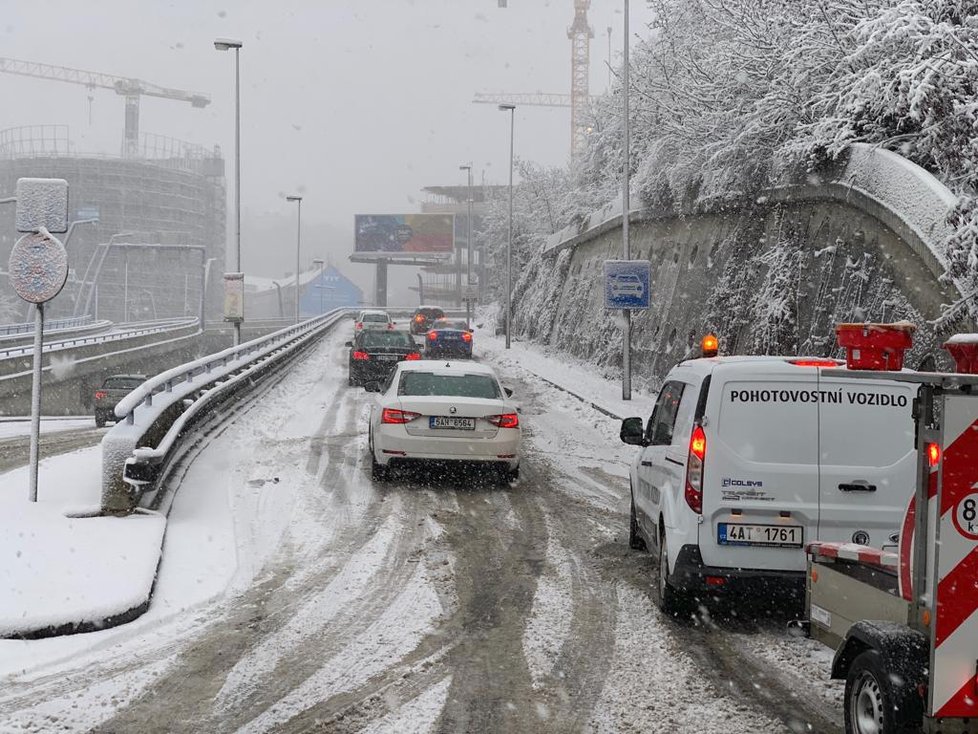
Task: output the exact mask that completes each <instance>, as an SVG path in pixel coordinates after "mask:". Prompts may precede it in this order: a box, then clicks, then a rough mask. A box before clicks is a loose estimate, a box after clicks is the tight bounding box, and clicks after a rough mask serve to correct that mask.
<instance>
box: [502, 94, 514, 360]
mask: <svg viewBox="0 0 978 734" xmlns="http://www.w3.org/2000/svg"><path fill="white" fill-rule="evenodd" d="M499 110H500V111H501V112H509V235H508V237H507V239H506V348H507V349H509V346H510V340H511V333H512V324H513V131H514V129H515V122H514V120H515V118H516V105H514V104H501V105H499Z"/></svg>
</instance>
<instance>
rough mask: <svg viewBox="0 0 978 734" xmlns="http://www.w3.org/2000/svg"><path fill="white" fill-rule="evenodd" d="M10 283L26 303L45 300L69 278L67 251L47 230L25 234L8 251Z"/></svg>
mask: <svg viewBox="0 0 978 734" xmlns="http://www.w3.org/2000/svg"><path fill="white" fill-rule="evenodd" d="M7 269H8V270H9V271H10V282H11V284H12V285H13V287H14V290H15V291H16V292H17V295H18V296H20V297H21V298H23V299H24V300H25V301H27V302H29V303H45V302H47V301H50V300H51V299H52V298H54V297H55V296H56V295H58V294H59V293H60V292H61V289H62V288H64V286H65V281H66V280H67V279H68V252H67V251H66V250H65V246H64V245H62V244H61V242H60V241H59V240H58V238H57V237H54V236H52V235H51V234H50V233H48V232H46V231H45V232H33V233H31V234H25V235H24V236H23V237H21V238H20V239H19V240H17V244H15V245H14V248H13V250H11V251H10V262H9V265H8V268H7Z"/></svg>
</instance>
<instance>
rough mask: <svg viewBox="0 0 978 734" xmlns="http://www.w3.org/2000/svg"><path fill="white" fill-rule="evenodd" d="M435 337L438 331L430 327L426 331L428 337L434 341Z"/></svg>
mask: <svg viewBox="0 0 978 734" xmlns="http://www.w3.org/2000/svg"><path fill="white" fill-rule="evenodd" d="M437 338H438V332H437V331H435V330H434V329H432V330H431V331H429V332H428V339H429V340H431V341H434V340H435V339H437Z"/></svg>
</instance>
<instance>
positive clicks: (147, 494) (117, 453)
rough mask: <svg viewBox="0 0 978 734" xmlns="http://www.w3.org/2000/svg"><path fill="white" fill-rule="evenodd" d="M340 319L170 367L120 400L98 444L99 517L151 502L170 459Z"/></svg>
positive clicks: (329, 316)
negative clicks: (111, 423) (114, 418)
mask: <svg viewBox="0 0 978 734" xmlns="http://www.w3.org/2000/svg"><path fill="white" fill-rule="evenodd" d="M346 313H347V309H337V310H335V311H331V312H329V313H326V314H323V315H322V316H318V317H316V318H313V319H310V320H308V321H304V322H302V323H299V324H295V325H293V326H289V327H286V328H284V329H280V330H279V331H277V332H275V333H273V334H269V335H267V336H264V337H261V338H259V339H254V340H252V341H250V342H246V343H244V344H241V345H239V346H237V347H231V348H229V349H225V350H224V351H222V352H217V353H216V354H211V355H208V356H206V357H203V358H201V359H198V360H195V361H193V362H188V363H186V364H182V365H180V366H178V367H174V368H173V369H171V370H167V371H166V372H163V373H161V374H159V375H157V376H156V377H153V378H151V379H149V380H147V381H146V382H144V383H143V384H142V385H140V386H139V387H137V388H136V389H135V390H133V391H132V392H131V393H129V394H128V395H127V396H126V397H125V398H123V399H122V400H120V401H119V403H118V404H117V405H116V408H115V412H116V416H117V417H119V418H124V420H122V421H120V422H119V423H117V424H115V426H113V427H112V428H111V429H110V430H109V432H108V433H107V434H106V435H105V437H104V438H103V439H102V512H103V513H107V514H127V513H130V512H132V511H134V510H135V508H136V507H137V506H138V505H139V504H140V502H141V501H142V500H144V499H145V500H146V501H148V502H150V503H153V502H157V501H158V499H159V498H158V493H159V490H160V488H161V487H162V486H163V483H164V481H165V480H166V478H167V477H168V476H169V473H170V471H171V469H172V468H173V467H174V466H175V465H176V464H177V462H178V460H179V459H180V458H182V457H183V456H185V455H186V454H187V453H188V452H189V451H191V450H192V449H193V448H194V447H195V446H196V445H197V444H198V443H199V442H200V440H201V438H202V437H203V436H205V435H207V433H208V432H209V431H210V430H211V429H212V428H214V427H216V426H217V425H220V424H221V423H223V422H224V421H225V420H226V419H227V412H229V411H231V410H232V409H233V408H234V407H235V406H237V405H239V404H240V403H242V402H246V401H247V400H248V398H249V397H251V396H253V395H254V394H255V393H256V391H257V390H258V389H259V387H260V386H261V385H262V384H263V383H265V381H267V380H268V379H269V378H270V377H272V376H274V375H276V374H278V373H279V372H280V371H281V370H282V369H284V368H285V367H286V366H287V365H288V364H289V363H290V362H291V361H292V360H293V359H294V358H295V357H297V356H298V355H299V354H301V353H302V352H303V351H304V350H305V349H306V348H307V347H309V346H311V345H312V344H313V343H315V341H316V340H317V338H318V337H319V336H320V335H321V334H322V333H324V332H325V331H328V330H329V329H331V328H332V327H333V326H334V325H335V324H337V323H338V322H340V321H341V320H342V319H343V317H344V316H345V315H346ZM218 407H221V408H224V409H225V410H224V411H222V414H221V415H218V414H217V411H216V410H215V409H216V408H218Z"/></svg>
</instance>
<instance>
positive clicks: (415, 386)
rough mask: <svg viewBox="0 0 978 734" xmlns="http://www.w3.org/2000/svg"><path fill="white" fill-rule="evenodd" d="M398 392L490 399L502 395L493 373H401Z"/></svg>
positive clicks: (400, 393) (399, 393)
mask: <svg viewBox="0 0 978 734" xmlns="http://www.w3.org/2000/svg"><path fill="white" fill-rule="evenodd" d="M397 394H398V395H445V396H450V397H463V398H489V399H497V398H499V397H500V395H499V386H498V385H497V384H496V380H495V379H494V378H493V377H492V376H491V375H446V374H435V373H433V372H414V371H411V372H405V373H404V374H402V375H401V383H400V385H398V387H397Z"/></svg>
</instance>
